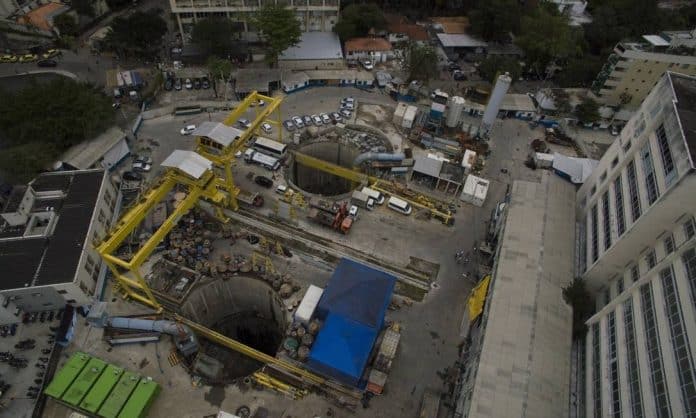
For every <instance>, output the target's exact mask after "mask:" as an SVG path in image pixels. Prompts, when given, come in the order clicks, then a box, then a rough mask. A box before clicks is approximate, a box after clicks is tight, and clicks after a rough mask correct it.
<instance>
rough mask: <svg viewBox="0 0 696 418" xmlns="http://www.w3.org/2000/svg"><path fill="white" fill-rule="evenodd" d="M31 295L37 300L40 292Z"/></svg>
mask: <svg viewBox="0 0 696 418" xmlns="http://www.w3.org/2000/svg"><path fill="white" fill-rule="evenodd" d="M31 295H32V296H33V297H35V298H38V297H41V292H34V293H32V294H31Z"/></svg>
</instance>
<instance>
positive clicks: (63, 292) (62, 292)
mask: <svg viewBox="0 0 696 418" xmlns="http://www.w3.org/2000/svg"><path fill="white" fill-rule="evenodd" d="M58 293H59V294H61V295H64V294H66V293H68V291H67V290H59V291H58Z"/></svg>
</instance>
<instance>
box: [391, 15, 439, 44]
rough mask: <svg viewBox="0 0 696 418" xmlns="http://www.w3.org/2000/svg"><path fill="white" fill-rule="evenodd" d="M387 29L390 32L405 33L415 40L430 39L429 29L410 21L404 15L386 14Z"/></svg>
mask: <svg viewBox="0 0 696 418" xmlns="http://www.w3.org/2000/svg"><path fill="white" fill-rule="evenodd" d="M384 17H385V19H386V20H387V30H388V31H389V32H390V33H403V34H405V35H407V36H408V37H409V39H411V40H413V41H427V40H429V39H430V36H428V31H427V30H425V28H424V27H423V26H421V25H417V24H414V23H410V22H409V21H408V19H406V17H405V16H403V15H394V14H385V16H384Z"/></svg>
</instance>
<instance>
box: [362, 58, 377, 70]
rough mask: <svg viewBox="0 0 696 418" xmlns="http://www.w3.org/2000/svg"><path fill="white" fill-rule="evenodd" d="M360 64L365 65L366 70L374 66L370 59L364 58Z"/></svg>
mask: <svg viewBox="0 0 696 418" xmlns="http://www.w3.org/2000/svg"><path fill="white" fill-rule="evenodd" d="M362 65H363V67H365V69H366V70H368V71H370V70H372V69H373V68H375V66H374V64H372V61H370V60H364V61H362Z"/></svg>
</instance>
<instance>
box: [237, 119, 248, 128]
mask: <svg viewBox="0 0 696 418" xmlns="http://www.w3.org/2000/svg"><path fill="white" fill-rule="evenodd" d="M237 123H238V124H239V126H241V127H242V128H244V129H249V128H250V127H251V122H249V119H244V118H242V119H239V120H237Z"/></svg>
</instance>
